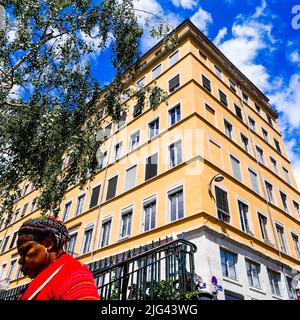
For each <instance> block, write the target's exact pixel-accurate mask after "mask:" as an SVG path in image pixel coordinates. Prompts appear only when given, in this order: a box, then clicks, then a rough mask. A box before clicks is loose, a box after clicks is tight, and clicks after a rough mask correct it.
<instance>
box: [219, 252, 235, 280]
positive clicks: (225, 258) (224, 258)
mask: <svg viewBox="0 0 300 320" xmlns="http://www.w3.org/2000/svg"><path fill="white" fill-rule="evenodd" d="M220 253H221V264H222V273H223V276H224V277H228V278H231V279H234V280H236V279H237V278H236V270H235V265H236V261H237V256H236V254H234V253H231V252H229V251H226V250H224V249H220Z"/></svg>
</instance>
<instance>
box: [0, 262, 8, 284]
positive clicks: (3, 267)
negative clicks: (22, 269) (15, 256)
mask: <svg viewBox="0 0 300 320" xmlns="http://www.w3.org/2000/svg"><path fill="white" fill-rule="evenodd" d="M6 265H7V264H6V263H4V264H3V265H2V266H1V270H0V280H2V279H3V275H4V270H5V268H6Z"/></svg>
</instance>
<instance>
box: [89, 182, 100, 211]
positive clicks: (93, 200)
mask: <svg viewBox="0 0 300 320" xmlns="http://www.w3.org/2000/svg"><path fill="white" fill-rule="evenodd" d="M99 193H100V186H97V187H95V188H94V189H93V190H92V197H91V202H90V209H91V208H93V207H95V206H96V205H97V204H98V199H99Z"/></svg>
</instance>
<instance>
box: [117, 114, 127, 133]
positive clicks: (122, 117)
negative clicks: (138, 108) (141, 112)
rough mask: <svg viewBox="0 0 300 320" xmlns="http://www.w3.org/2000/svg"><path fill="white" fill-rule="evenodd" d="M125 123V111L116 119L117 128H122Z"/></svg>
mask: <svg viewBox="0 0 300 320" xmlns="http://www.w3.org/2000/svg"><path fill="white" fill-rule="evenodd" d="M125 123H126V113H123V114H122V115H121V116H120V119H119V121H118V129H120V128H122V127H123V126H124V125H125Z"/></svg>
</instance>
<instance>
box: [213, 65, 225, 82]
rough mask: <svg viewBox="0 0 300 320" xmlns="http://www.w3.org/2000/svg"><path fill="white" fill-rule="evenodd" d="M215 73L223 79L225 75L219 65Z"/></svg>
mask: <svg viewBox="0 0 300 320" xmlns="http://www.w3.org/2000/svg"><path fill="white" fill-rule="evenodd" d="M215 74H216V75H217V76H218V78H220V79H221V80H223V76H222V71H221V69H220V68H219V67H217V66H216V65H215Z"/></svg>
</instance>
